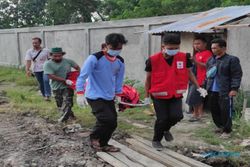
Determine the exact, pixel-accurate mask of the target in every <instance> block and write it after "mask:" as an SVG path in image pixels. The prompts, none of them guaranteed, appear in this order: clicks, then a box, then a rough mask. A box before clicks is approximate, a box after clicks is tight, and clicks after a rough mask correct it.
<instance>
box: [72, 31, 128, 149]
mask: <svg viewBox="0 0 250 167" xmlns="http://www.w3.org/2000/svg"><path fill="white" fill-rule="evenodd" d="M105 42H106V44H107V51H100V52H98V53H94V54H91V55H90V56H89V57H88V58H87V60H86V61H85V62H84V64H83V67H82V70H81V73H80V75H79V77H78V79H77V83H76V89H77V104H78V105H79V106H81V107H84V106H86V105H87V104H89V105H90V107H91V108H92V113H93V114H94V116H95V117H96V120H97V121H96V125H95V126H94V128H93V131H92V133H91V135H90V142H91V146H92V148H94V149H95V150H96V151H107V152H117V151H119V148H116V147H114V146H111V145H109V144H108V141H109V139H110V138H111V136H112V134H113V132H114V131H115V129H116V127H117V113H116V109H115V103H114V98H115V96H116V95H117V94H120V93H122V84H123V79H124V69H125V66H124V61H123V58H122V57H121V56H120V53H121V51H122V47H123V45H124V44H126V43H127V40H126V39H125V37H124V36H123V35H122V34H118V33H112V34H109V35H107V36H106V38H105ZM86 79H88V84H87V87H86V91H85V93H84V92H83V90H84V85H85V83H86Z"/></svg>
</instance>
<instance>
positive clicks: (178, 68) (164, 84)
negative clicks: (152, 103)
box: [149, 52, 188, 99]
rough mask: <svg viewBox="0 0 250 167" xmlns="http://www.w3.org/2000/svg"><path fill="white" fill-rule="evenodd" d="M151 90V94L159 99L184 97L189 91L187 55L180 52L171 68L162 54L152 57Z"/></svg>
mask: <svg viewBox="0 0 250 167" xmlns="http://www.w3.org/2000/svg"><path fill="white" fill-rule="evenodd" d="M150 61H151V66H152V71H151V88H150V90H149V92H150V93H151V95H152V96H154V97H155V98H157V99H170V98H174V97H176V98H178V97H182V94H183V93H184V92H185V91H186V90H187V85H188V69H187V67H186V65H187V58H186V54H185V53H182V52H179V53H178V54H177V55H175V56H174V60H173V63H172V65H171V66H170V65H169V64H168V63H167V62H166V60H165V58H164V57H163V54H162V53H161V52H159V53H156V54H155V55H153V56H151V57H150Z"/></svg>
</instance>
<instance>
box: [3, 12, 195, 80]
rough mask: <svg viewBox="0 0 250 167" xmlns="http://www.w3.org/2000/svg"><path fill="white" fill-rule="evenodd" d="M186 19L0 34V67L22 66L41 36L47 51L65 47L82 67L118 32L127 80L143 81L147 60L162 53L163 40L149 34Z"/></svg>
mask: <svg viewBox="0 0 250 167" xmlns="http://www.w3.org/2000/svg"><path fill="white" fill-rule="evenodd" d="M187 16H190V14H184V15H172V16H163V17H151V18H141V19H128V20H118V21H108V22H97V23H84V24H73V25H61V26H48V27H34V28H20V29H9V30H0V50H1V52H0V65H11V66H23V65H24V63H25V61H24V57H25V53H26V50H27V49H29V48H31V39H32V38H33V37H36V36H38V37H41V38H42V39H43V45H44V46H45V47H47V48H51V47H62V48H63V49H64V50H65V51H66V53H67V54H66V55H65V56H66V57H68V58H71V59H73V60H75V61H76V62H77V63H78V64H79V65H80V66H81V65H82V63H83V61H84V60H85V59H86V57H87V56H88V55H89V54H90V53H93V52H96V51H99V50H100V45H101V43H103V42H104V38H105V36H106V35H107V34H109V33H112V32H119V33H123V34H124V35H125V36H126V38H127V39H128V44H127V45H126V46H125V47H124V49H123V51H122V54H121V55H122V56H123V57H124V59H125V62H126V76H127V77H129V78H131V79H137V80H140V81H143V80H144V66H145V60H146V59H147V57H148V56H149V55H150V54H152V53H154V52H157V51H159V49H160V41H161V38H160V36H151V35H148V34H147V33H146V32H147V31H148V30H150V29H153V28H156V27H159V26H162V25H163V24H167V23H171V22H174V21H177V20H179V19H182V18H184V17H187ZM184 48H185V47H184Z"/></svg>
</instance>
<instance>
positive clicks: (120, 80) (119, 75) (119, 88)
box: [115, 63, 125, 94]
mask: <svg viewBox="0 0 250 167" xmlns="http://www.w3.org/2000/svg"><path fill="white" fill-rule="evenodd" d="M124 74H125V65H124V63H122V64H121V68H120V70H119V72H118V73H117V75H116V84H115V94H120V93H122V85H123V79H124Z"/></svg>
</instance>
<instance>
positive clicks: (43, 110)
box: [0, 67, 150, 132]
mask: <svg viewBox="0 0 250 167" xmlns="http://www.w3.org/2000/svg"><path fill="white" fill-rule="evenodd" d="M0 84H3V85H5V87H4V91H5V92H6V93H7V97H9V98H10V100H11V103H12V106H13V109H14V110H15V111H19V112H35V113H37V114H38V115H40V116H41V117H43V118H46V119H49V120H52V121H56V120H57V119H58V118H59V113H58V112H57V107H56V104H55V101H54V99H52V101H51V102H46V101H44V100H43V98H42V97H41V95H39V93H38V89H37V87H38V86H37V81H36V80H35V78H33V77H30V78H28V77H26V75H25V71H24V70H23V69H16V68H9V67H0ZM141 90H142V89H141ZM75 104H76V103H75ZM73 111H74V113H75V115H76V117H77V120H76V122H77V123H80V124H81V125H82V126H83V127H86V128H91V127H92V126H93V125H94V124H95V117H94V116H93V115H92V113H91V109H90V108H86V109H82V108H79V107H78V106H77V105H74V107H73ZM119 116H121V117H123V116H124V117H127V116H128V118H134V120H148V119H149V118H150V117H147V116H145V114H143V113H142V109H139V110H137V109H135V108H133V109H129V110H128V111H126V112H124V113H119ZM118 129H119V130H121V131H126V132H136V131H139V132H140V130H138V128H135V127H134V126H133V125H130V124H128V123H125V122H122V121H120V122H119V126H118Z"/></svg>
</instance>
